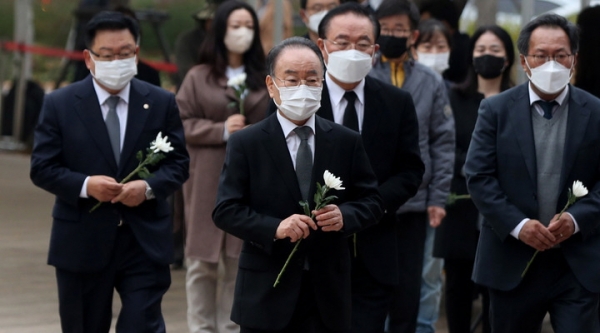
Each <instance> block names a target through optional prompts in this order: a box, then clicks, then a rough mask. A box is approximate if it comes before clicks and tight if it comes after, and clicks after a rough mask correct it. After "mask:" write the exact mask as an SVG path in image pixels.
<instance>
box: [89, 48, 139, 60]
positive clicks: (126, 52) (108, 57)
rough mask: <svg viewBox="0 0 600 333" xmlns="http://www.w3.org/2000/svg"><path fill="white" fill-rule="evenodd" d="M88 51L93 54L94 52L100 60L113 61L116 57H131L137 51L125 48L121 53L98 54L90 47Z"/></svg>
mask: <svg viewBox="0 0 600 333" xmlns="http://www.w3.org/2000/svg"><path fill="white" fill-rule="evenodd" d="M88 51H89V52H90V53H91V54H93V55H94V56H95V57H96V58H98V60H100V61H112V60H115V59H129V58H131V57H133V56H134V55H135V51H132V50H123V51H121V52H120V53H119V54H110V53H106V54H105V53H103V54H98V53H96V52H94V51H92V50H90V49H88Z"/></svg>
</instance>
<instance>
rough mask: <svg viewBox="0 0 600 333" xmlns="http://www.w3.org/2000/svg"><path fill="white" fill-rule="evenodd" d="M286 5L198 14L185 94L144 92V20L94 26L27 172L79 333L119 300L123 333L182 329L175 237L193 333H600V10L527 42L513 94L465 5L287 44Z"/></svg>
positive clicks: (38, 136)
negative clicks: (41, 196) (43, 194)
mask: <svg viewBox="0 0 600 333" xmlns="http://www.w3.org/2000/svg"><path fill="white" fill-rule="evenodd" d="M273 7H274V1H271V0H269V1H262V2H261V3H260V5H259V7H258V10H255V9H254V8H253V7H252V6H250V5H248V4H247V3H246V2H244V1H240V0H226V1H220V3H219V4H218V5H217V4H211V5H210V6H207V7H206V8H203V9H202V10H201V11H200V12H198V13H197V14H196V15H194V17H195V19H196V20H197V22H198V25H197V27H195V28H194V29H193V30H190V31H186V32H184V33H182V35H181V36H180V38H179V39H178V41H177V43H176V50H177V53H178V55H177V61H178V62H179V61H180V62H181V63H180V64H179V76H180V81H179V82H178V84H177V92H176V94H171V93H169V92H167V91H166V90H163V89H161V88H159V87H157V85H156V83H154V84H151V83H148V82H145V81H143V80H142V79H143V78H134V76H135V75H136V74H137V73H139V72H138V71H139V68H140V67H139V64H140V63H139V59H138V58H137V57H138V54H139V35H140V32H139V27H138V25H137V22H136V20H135V15H134V14H132V13H130V12H128V11H125V10H122V9H121V10H116V11H105V12H101V13H99V14H97V15H96V16H94V17H93V18H92V19H91V21H90V22H89V23H88V26H87V32H86V35H85V45H86V49H85V50H84V51H83V55H84V59H85V69H86V70H87V71H89V75H86V76H84V77H82V78H81V80H80V81H78V82H75V83H72V84H71V85H69V86H67V87H65V88H62V89H59V90H57V91H55V92H53V93H51V94H49V95H47V96H46V98H45V101H44V105H43V108H42V112H41V115H40V119H39V122H38V125H37V127H36V130H35V141H34V148H33V152H32V163H31V179H32V180H33V182H34V183H35V184H36V185H37V186H39V187H41V188H43V189H45V190H47V191H49V192H51V193H53V194H54V195H55V196H56V203H55V206H54V209H53V214H52V216H53V227H52V236H51V241H50V252H49V259H48V263H49V264H51V265H53V266H55V267H56V278H57V284H58V294H59V306H60V317H61V326H62V329H63V332H103V333H104V332H108V331H109V329H110V323H111V317H112V314H111V307H112V299H113V290H115V289H116V290H117V292H118V293H119V296H120V298H121V301H122V307H121V310H120V313H119V317H118V321H117V327H116V330H117V332H164V331H165V324H164V320H163V318H162V314H161V310H160V304H161V300H162V297H163V295H164V293H165V292H166V291H167V290H168V287H169V285H170V272H169V269H170V266H169V265H170V264H171V263H172V262H173V255H174V253H176V252H174V246H173V237H172V233H173V224H176V225H178V226H179V230H184V231H185V232H184V234H185V241H184V242H183V244H182V245H181V246H182V247H183V249H184V251H183V256H184V257H185V261H184V262H182V263H183V264H184V265H185V268H186V270H187V271H186V296H187V305H186V304H182V306H187V321H188V327H189V331H190V333H237V332H241V333H295V332H297V333H322V332H323V333H324V332H331V333H334V332H337V333H342V332H344V333H382V332H389V333H433V332H435V327H436V322H437V320H438V316H439V313H440V307H441V306H443V307H444V308H445V312H446V318H447V326H448V331H449V332H450V333H467V332H472V330H473V326H474V325H473V323H474V322H475V323H476V324H479V323H481V330H482V332H494V333H496V332H497V333H501V332H502V333H522V332H539V331H540V329H541V325H542V321H543V319H544V316H545V315H546V314H547V313H549V314H550V318H551V323H552V327H553V329H554V331H555V332H557V333H572V332H590V333H593V332H597V333H600V309H599V298H600V296H599V295H600V265H598V264H597V262H598V260H599V259H600V131H598V128H600V99H598V98H597V97H595V96H594V95H593V94H596V95H597V94H599V91H600V90H599V89H598V84H597V77H598V76H597V75H594V72H592V71H590V70H588V68H590V69H591V68H596V67H597V66H595V65H594V61H595V59H596V58H597V57H596V56H597V55H598V53H599V52H598V50H599V49H600V48H599V47H596V48H590V47H588V48H586V47H584V45H586V43H585V39H586V38H587V39H588V40H590V39H593V32H594V31H595V30H594V29H595V25H596V24H597V23H596V21H597V20H596V19H595V18H597V17H598V16H599V13H597V11H598V10H599V9H600V7H595V8H589V9H586V10H584V11H582V13H581V15H580V18H579V20H578V25H579V28H578V27H576V26H575V25H574V24H572V23H570V22H568V21H567V20H566V19H565V18H563V17H561V16H559V15H555V14H545V15H542V16H539V17H537V18H534V19H533V20H532V21H531V22H529V23H527V24H526V25H525V26H524V27H523V29H522V30H521V31H520V34H519V37H518V39H517V41H516V46H517V51H518V59H519V64H520V65H521V68H522V70H523V71H524V72H525V73H526V75H527V77H528V79H529V80H528V81H527V82H526V83H524V84H521V85H517V86H515V84H514V83H513V80H512V79H511V77H512V76H513V75H514V70H513V65H514V63H515V55H516V54H515V47H514V45H515V44H514V42H513V40H512V38H511V36H510V34H509V33H508V32H507V31H506V30H504V29H503V28H501V27H500V26H497V25H490V26H482V27H479V28H477V29H476V30H475V32H474V33H473V34H472V35H471V36H470V37H469V36H467V35H465V34H463V33H461V32H459V29H458V18H459V15H458V11H457V8H456V7H455V5H454V4H453V3H452V1H426V2H424V3H423V4H422V5H421V7H420V8H419V7H417V6H416V5H415V4H414V3H413V2H412V1H411V0H383V1H372V0H371V1H369V0H366V1H341V0H301V1H300V7H301V9H300V13H299V14H300V17H301V19H302V21H303V22H304V23H305V25H306V28H307V33H306V35H305V36H298V37H291V34H292V32H291V29H290V26H291V21H290V20H288V19H283V20H281V21H282V23H283V27H281V28H282V29H283V31H284V37H286V39H285V40H283V42H281V43H279V44H276V45H272V44H271V41H272V37H271V36H270V34H271V33H272V31H273V24H274V20H273V15H274V8H273ZM283 8H284V12H285V13H286V15H285V16H286V17H288V16H291V10H292V9H291V6H290V4H289V3H288V1H284V5H283ZM288 37H289V38H288ZM580 37H581V43H580ZM580 44H581V48H580ZM587 45H589V42H588V44H587ZM578 54H579V55H580V57H579V58H578ZM586 63H587V65H586ZM573 78H574V84H570V83H571V81H572V80H573ZM586 91H588V92H586ZM330 191H331V192H330ZM563 207H564V208H563ZM173 212H174V213H175V214H173ZM180 260H181V259H180ZM444 284H445V288H443V286H444ZM443 290H445V295H444V297H443V298H444V299H445V303H444V304H441V299H442V291H443ZM479 296H481V300H482V301H481V303H482V308H483V310H482V314H481V318H479V319H475V318H474V317H475V316H474V315H473V314H472V312H473V311H472V310H473V301H474V299H475V298H477V297H479Z"/></svg>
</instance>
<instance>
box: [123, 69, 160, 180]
mask: <svg viewBox="0 0 600 333" xmlns="http://www.w3.org/2000/svg"><path fill="white" fill-rule="evenodd" d="M153 106H154V105H153V101H152V100H151V99H150V98H149V96H148V90H147V89H146V87H144V86H143V85H141V84H139V83H138V82H136V80H132V81H131V90H130V92H129V106H128V111H127V129H126V130H125V139H124V142H123V148H122V149H121V162H120V163H119V174H121V173H122V172H123V169H124V167H125V166H126V165H127V164H128V163H129V160H130V159H131V158H134V155H135V154H136V153H137V152H136V151H133V150H134V149H135V147H136V144H137V140H138V138H139V137H140V134H141V133H142V130H143V129H144V125H145V124H146V118H147V117H148V113H150V112H151V110H152V107H153ZM142 146H143V147H150V142H146V143H142ZM144 149H145V148H144ZM144 153H145V151H144Z"/></svg>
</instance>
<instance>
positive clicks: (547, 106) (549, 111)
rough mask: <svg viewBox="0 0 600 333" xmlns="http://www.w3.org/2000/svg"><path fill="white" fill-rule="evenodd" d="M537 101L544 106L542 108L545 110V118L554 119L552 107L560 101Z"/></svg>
mask: <svg viewBox="0 0 600 333" xmlns="http://www.w3.org/2000/svg"><path fill="white" fill-rule="evenodd" d="M537 103H538V104H539V105H540V106H541V107H542V110H544V118H546V119H552V109H553V108H554V106H555V105H557V104H558V103H557V102H556V101H551V102H546V101H542V100H540V101H537Z"/></svg>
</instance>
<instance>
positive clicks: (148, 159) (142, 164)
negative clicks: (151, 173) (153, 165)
mask: <svg viewBox="0 0 600 333" xmlns="http://www.w3.org/2000/svg"><path fill="white" fill-rule="evenodd" d="M152 154H154V153H150V154H148V156H146V158H145V159H144V161H142V162H140V164H138V166H137V167H136V168H135V169H134V170H133V171H131V172H130V173H129V174H128V175H127V177H125V178H123V180H121V181H120V182H119V184H125V183H126V182H128V181H129V180H130V179H131V177H133V176H135V175H136V174H137V173H138V172H139V171H140V170H141V169H142V168H143V167H144V166H146V164H148V162H150V156H152ZM100 205H102V201H98V203H97V204H96V205H95V206H94V207H92V209H90V213H91V212H93V211H95V210H96V209H98V207H100Z"/></svg>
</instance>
